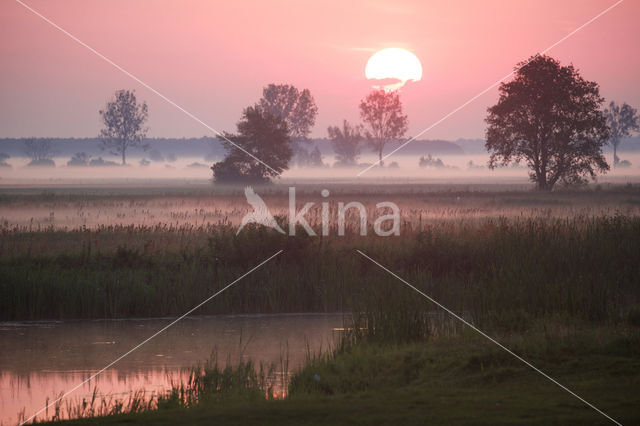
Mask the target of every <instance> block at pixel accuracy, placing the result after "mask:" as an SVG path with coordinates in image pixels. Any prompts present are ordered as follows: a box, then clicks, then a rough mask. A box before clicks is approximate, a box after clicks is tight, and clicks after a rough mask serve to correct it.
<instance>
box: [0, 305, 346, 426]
mask: <svg viewBox="0 0 640 426" xmlns="http://www.w3.org/2000/svg"><path fill="white" fill-rule="evenodd" d="M171 321H172V319H170V318H166V319H158V318H154V319H131V320H94V321H63V322H5V323H0V347H1V348H2V350H1V351H0V425H11V424H17V423H18V422H19V421H20V419H21V418H29V417H30V416H31V415H32V414H34V413H35V412H36V411H38V410H40V409H41V408H43V407H44V406H45V404H46V401H47V398H49V401H52V400H55V399H56V398H57V397H59V396H61V394H63V393H65V392H67V391H68V390H70V389H72V388H74V387H75V386H77V385H78V384H80V383H82V382H83V381H84V380H86V379H88V378H89V377H90V376H91V375H92V374H94V373H95V372H97V371H98V370H100V369H102V368H104V367H105V366H106V365H108V364H109V363H110V362H112V361H113V360H115V359H117V358H118V357H119V356H121V355H122V354H124V353H126V352H127V351H129V350H130V349H131V348H133V347H135V346H136V345H137V344H139V343H140V342H142V341H143V340H145V339H147V338H148V337H150V336H151V335H153V334H154V333H155V332H157V331H158V330H160V329H161V328H163V327H165V326H166V325H168V324H169V323H170V322H171ZM342 325H343V316H342V314H279V315H225V316H209V317H204V316H203V317H197V316H196V317H188V318H184V319H183V320H181V321H179V322H178V323H176V324H175V325H173V326H172V327H170V328H169V329H167V330H166V331H164V332H163V333H161V334H159V335H158V336H156V337H155V338H153V339H152V340H150V341H149V342H148V343H146V344H145V345H143V346H142V347H140V348H139V349H137V350H136V351H134V352H132V353H131V354H130V355H128V356H127V357H125V358H124V359H122V360H121V361H119V362H118V363H116V364H115V365H113V366H112V367H111V368H110V369H108V370H106V371H104V372H103V373H101V374H100V375H99V376H97V377H96V378H94V379H93V380H91V381H90V382H87V383H85V384H84V385H82V386H81V387H80V388H79V389H78V390H76V391H75V392H74V393H72V394H71V395H69V396H68V397H67V400H68V401H67V402H63V404H62V407H61V408H62V410H63V411H64V410H66V407H67V404H72V405H73V403H74V402H75V403H76V404H77V403H79V402H80V401H82V399H83V398H86V399H89V400H90V399H91V396H92V394H93V392H94V389H96V388H97V391H98V394H99V396H101V397H106V398H107V399H108V398H110V397H111V398H118V399H127V398H128V396H129V395H130V393H131V392H135V391H144V395H145V397H147V398H148V397H150V396H151V394H153V393H156V394H157V393H159V392H164V391H165V390H167V389H170V388H171V384H172V383H174V384H176V383H178V382H179V381H180V380H182V379H184V378H185V376H186V371H185V370H186V369H188V368H190V367H192V366H194V365H196V364H198V363H202V362H204V361H205V360H207V359H209V358H210V357H211V355H212V354H215V355H216V356H217V359H218V360H219V363H220V364H223V365H224V364H226V363H227V361H229V362H230V363H231V364H237V363H238V361H240V360H241V359H245V360H246V359H248V358H251V359H252V360H254V361H256V363H257V362H260V361H262V362H264V363H266V364H267V365H270V364H272V363H273V364H275V366H276V374H277V375H278V374H279V375H282V374H291V373H292V372H294V371H295V370H296V369H297V368H298V367H300V366H301V365H302V364H303V363H304V361H305V359H306V356H307V353H308V351H311V352H312V353H313V352H316V353H317V352H319V351H321V350H322V351H324V350H327V349H328V348H329V347H331V346H333V345H334V343H335V341H336V340H335V339H336V338H337V333H338V332H337V331H335V330H334V329H335V328H340V327H342ZM283 360H284V361H287V360H288V369H286V370H287V371H283V368H282V365H283V364H282V363H281V361H283ZM276 392H277V393H280V394H282V392H283V389H276ZM52 412H53V409H52V408H50V409H49V417H50V416H51V415H52ZM43 415H44V412H43V413H42V414H41V415H39V416H38V418H40V419H42V418H43V417H44V416H43ZM65 417H66V414H65Z"/></svg>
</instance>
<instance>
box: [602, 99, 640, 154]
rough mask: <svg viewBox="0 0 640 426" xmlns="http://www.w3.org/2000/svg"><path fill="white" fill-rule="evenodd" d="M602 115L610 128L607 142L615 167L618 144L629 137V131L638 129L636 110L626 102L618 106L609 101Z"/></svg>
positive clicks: (639, 128)
mask: <svg viewBox="0 0 640 426" xmlns="http://www.w3.org/2000/svg"><path fill="white" fill-rule="evenodd" d="M604 115H605V117H607V124H609V128H610V129H611V137H610V138H609V143H610V144H611V146H613V165H614V167H615V166H616V165H617V164H618V163H619V162H620V159H619V158H618V146H619V145H620V142H621V141H622V139H623V138H628V137H630V136H631V132H633V131H636V132H637V131H638V130H640V127H639V126H638V111H637V110H636V109H635V108H633V107H631V106H629V105H627V104H626V103H623V104H622V106H618V105H616V103H615V102H613V101H611V103H610V104H609V108H607V109H605V110H604Z"/></svg>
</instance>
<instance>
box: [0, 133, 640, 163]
mask: <svg viewBox="0 0 640 426" xmlns="http://www.w3.org/2000/svg"><path fill="white" fill-rule="evenodd" d="M26 139H27V138H0V152H3V153H6V154H9V155H10V156H11V157H26V154H25V150H24V141H25V140H26ZM47 139H49V140H50V141H51V144H52V150H53V151H54V153H53V154H54V156H55V157H72V156H73V155H74V154H76V153H78V152H86V153H87V154H89V155H90V156H93V157H97V156H102V157H104V158H105V159H110V157H111V156H110V154H109V153H108V152H106V151H101V150H100V148H99V139H98V138H47ZM147 142H148V143H149V149H148V150H147V151H146V152H145V151H143V150H133V151H132V152H131V153H132V154H133V156H135V157H146V158H149V159H151V160H154V161H164V160H171V159H172V158H174V157H192V158H193V157H199V158H203V159H206V160H207V161H215V160H217V159H220V158H222V157H224V154H225V151H224V149H223V148H222V145H221V144H220V142H219V141H218V140H217V138H214V137H200V138H149V139H147ZM309 145H310V146H311V147H313V146H317V147H318V149H319V150H320V152H321V153H322V155H323V156H325V161H331V160H332V157H333V155H334V152H333V149H332V148H331V141H330V140H329V139H326V138H316V139H311V140H310V143H309ZM395 148H397V146H395V145H390V146H389V148H388V149H389V151H390V150H392V149H395ZM604 151H605V152H610V151H611V147H610V146H609V145H606V146H605V147H604ZM619 151H620V152H640V136H636V137H633V138H629V139H627V140H625V141H624V142H623V143H622V144H621V145H620V148H619ZM399 153H401V154H405V155H427V154H432V155H465V154H466V155H469V154H484V153H486V150H485V148H484V141H483V140H482V139H458V140H456V141H455V142H451V141H445V140H416V141H413V142H411V143H409V144H407V145H406V146H405V147H404V148H402V150H401V152H399Z"/></svg>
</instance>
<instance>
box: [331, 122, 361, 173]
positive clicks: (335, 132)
mask: <svg viewBox="0 0 640 426" xmlns="http://www.w3.org/2000/svg"><path fill="white" fill-rule="evenodd" d="M327 132H328V133H329V139H331V146H332V148H333V151H334V152H335V153H336V164H337V165H339V166H354V165H355V164H356V162H357V161H358V156H359V155H360V145H361V142H362V139H363V136H362V126H361V125H357V126H352V125H351V124H349V122H348V121H347V120H343V121H342V129H341V128H340V127H338V126H330V127H329V128H328V129H327Z"/></svg>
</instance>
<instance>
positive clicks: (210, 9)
mask: <svg viewBox="0 0 640 426" xmlns="http://www.w3.org/2000/svg"><path fill="white" fill-rule="evenodd" d="M26 3H27V4H29V5H30V6H31V7H33V8H35V9H37V10H38V11H39V12H40V13H42V14H43V15H45V16H47V17H48V18H50V19H51V20H52V21H54V22H56V23H57V24H58V25H60V26H61V27H63V28H65V29H66V30H68V31H69V32H70V33H72V34H74V35H75V36H76V37H78V38H79V39H81V40H83V41H84V42H86V43H87V44H89V45H90V46H92V47H93V48H95V49H96V50H98V51H99V52H101V53H103V54H104V55H106V56H108V57H109V58H111V59H112V60H113V61H115V62H116V63H118V64H120V65H121V66H122V67H124V68H126V69H127V70H129V71H130V72H132V73H133V74H135V75H137V76H138V77H139V78H140V79H141V80H143V81H145V82H147V83H148V84H149V85H151V86H152V87H154V88H155V89H157V90H158V91H160V92H162V93H163V94H165V95H166V96H167V97H169V98H171V99H172V100H174V101H175V102H176V103H178V104H180V105H181V106H183V107H184V108H185V109H187V110H188V111H190V112H192V113H193V114H194V115H196V116H198V117H199V118H201V119H202V120H203V121H205V122H206V123H207V124H209V125H211V126H212V127H214V128H216V129H218V130H229V131H233V130H235V123H236V122H237V120H238V118H239V116H240V112H241V110H242V108H244V107H246V106H247V105H251V104H253V103H255V102H256V101H257V100H258V99H259V98H260V96H261V93H262V88H263V86H265V85H267V84H269V83H290V84H294V85H296V86H298V87H299V88H309V89H310V90H311V92H312V93H313V95H314V97H315V99H316V102H317V104H318V107H319V115H318V119H317V122H316V126H315V128H314V130H313V133H312V135H313V136H318V137H324V136H326V128H327V126H329V125H334V124H338V123H339V122H340V121H341V120H342V119H343V118H347V119H349V120H352V121H357V120H358V103H359V100H360V99H361V98H363V97H364V96H365V95H366V94H367V93H368V91H369V90H370V89H371V84H372V83H371V82H369V81H367V80H366V79H365V77H364V68H365V64H366V62H367V59H368V58H369V56H370V55H371V54H373V53H374V52H375V51H377V50H379V49H382V48H385V47H403V48H406V49H409V50H411V51H412V52H414V53H415V54H416V55H417V56H418V58H419V59H420V60H421V62H422V66H423V70H424V75H423V79H422V81H420V82H417V83H412V84H409V85H407V86H405V87H404V88H403V89H402V92H401V93H402V99H403V101H404V105H405V110H406V112H407V113H408V114H409V120H410V129H409V135H413V134H416V133H418V132H419V131H421V130H422V129H424V128H426V127H427V126H429V125H431V124H432V123H433V122H435V121H437V120H438V119H440V118H441V117H442V116H444V115H445V114H447V113H448V112H450V111H451V110H453V109H454V108H456V107H457V106H459V105H460V104H461V103H463V102H465V101H466V100H468V99H469V98H471V97H472V96H474V95H475V94H477V93H478V92H480V91H481V90H483V89H485V88H486V87H488V86H489V85H490V84H492V83H493V82H495V81H496V80H498V79H499V78H501V77H503V76H504V75H505V74H506V73H508V72H509V71H511V69H512V68H513V66H514V65H515V64H516V63H517V62H519V61H522V60H525V59H527V58H528V57H529V56H531V55H532V54H535V53H536V52H538V51H541V50H543V49H545V48H547V47H548V46H550V45H551V44H553V43H555V42H556V41H558V40H559V39H561V38H562V37H563V36H565V35H566V34H567V33H569V32H571V31H572V30H573V29H575V28H577V27H578V26H580V25H582V24H583V23H585V22H586V21H588V20H589V19H591V18H592V17H593V16H595V15H597V14H598V13H599V12H600V11H602V10H604V9H606V8H607V7H608V6H610V5H612V4H614V3H615V0H602V1H601V0H591V1H557V0H553V1H540V0H536V1H517V2H513V1H490V2H488V1H484V2H471V1H464V2H462V1H442V2H425V1H417V2H400V1H362V2H356V1H344V0H341V1H335V2H331V1H322V2H310V1H309V2H308V1H273V2H272V1H270V2H263V1H253V2H245V1H238V0H235V1H225V2H214V1H195V0H190V1H154V2H151V1H138V0H134V1H132V0H126V1H124V0H123V1H119V0H118V1H113V0H111V1H101V2H87V1H83V0H77V1H76V0H67V1H55V2H53V1H46V0H26ZM639 17H640V2H638V1H634V0H626V1H625V2H623V3H622V4H620V5H619V6H618V7H616V8H614V9H613V10H612V11H610V12H609V13H607V14H605V15H604V16H602V17H601V18H600V19H598V20H597V21H595V22H594V23H592V24H591V25H589V26H587V27H586V28H584V29H583V30H581V31H580V32H578V33H577V34H575V35H574V36H572V37H571V38H569V39H568V40H566V41H564V42H563V43H562V44H561V45H559V46H558V47H556V48H554V49H553V50H552V51H550V52H549V54H550V55H551V56H554V57H556V58H558V59H559V60H560V61H561V62H563V63H569V62H572V63H573V64H574V65H575V66H576V67H577V68H579V69H580V70H581V72H582V75H583V76H584V77H585V78H587V79H590V80H595V81H597V82H598V83H600V85H601V93H602V95H603V96H604V97H605V98H607V101H608V100H611V99H613V100H616V101H618V102H625V101H626V102H627V103H630V104H632V105H634V106H635V107H640V89H639V85H638V81H639V80H638V78H639V76H640V55H638V47H637V46H638V40H640V25H638V18H639ZM0 57H1V58H2V61H1V63H2V66H1V67H0V76H1V77H0V91H1V93H2V98H1V100H0V137H20V136H61V137H62V136H76V137H81V136H91V137H93V136H96V135H97V134H98V132H99V129H100V127H101V126H100V121H99V116H98V110H99V109H100V108H101V107H103V105H104V103H105V102H106V100H107V99H108V98H109V97H110V96H111V95H112V94H113V92H114V91H115V90H116V89H120V88H128V89H136V92H137V94H138V97H139V98H141V99H143V100H146V101H147V103H148V104H149V111H150V113H149V126H150V133H149V135H150V136H159V137H163V136H164V137H181V136H202V135H212V132H211V131H209V130H207V129H206V128H205V127H203V126H202V125H201V124H199V123H197V122H195V121H194V120H193V119H191V118H189V117H187V116H186V115H185V114H183V113H182V112H180V111H178V110H177V109H175V108H174V107H172V106H171V105H169V104H167V103H166V102H165V101H164V100H162V99H160V98H158V97H157V96H156V95H155V94H153V93H152V92H150V91H149V90H147V89H145V88H144V87H142V86H140V85H139V84H138V83H136V82H135V81H133V80H131V79H130V78H129V77H127V76H125V75H124V74H122V73H121V72H120V71H118V70H117V69H115V68H114V67H113V66H111V65H109V64H107V63H106V62H104V61H103V60H101V59H100V58H98V57H97V56H96V55H94V54H93V53H91V52H90V51H89V50H87V49H86V48H84V47H82V46H80V45H78V44H77V43H75V42H74V41H72V40H71V39H69V38H68V37H67V36H65V35H64V34H62V33H61V32H59V31H58V30H56V29H55V28H53V27H52V26H50V25H49V24H47V23H46V22H44V21H43V20H42V19H40V18H39V17H37V16H35V15H34V14H32V13H31V12H29V11H28V10H27V9H25V8H24V7H23V6H21V5H20V4H19V3H17V2H14V1H12V0H5V1H3V2H2V4H1V5H0ZM496 99H497V89H493V90H491V91H490V92H489V93H487V94H485V95H483V96H482V97H481V98H479V99H478V100H476V101H475V102H474V103H473V104H471V105H469V106H468V107H466V108H465V109H464V110H462V111H460V112H458V113H457V114H455V115H454V116H453V117H451V118H450V119H448V120H447V121H445V122H443V123H442V124H440V125H438V126H437V127H435V128H434V129H432V130H431V131H429V132H428V133H426V134H425V135H424V136H423V137H424V138H429V139H435V138H444V139H457V138H479V137H482V136H483V133H484V122H483V120H484V117H485V111H486V108H487V107H488V106H490V105H492V104H493V103H495V101H496Z"/></svg>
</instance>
